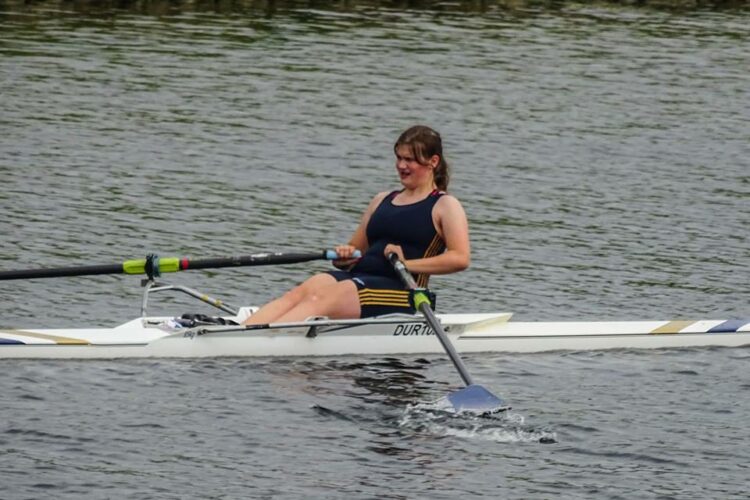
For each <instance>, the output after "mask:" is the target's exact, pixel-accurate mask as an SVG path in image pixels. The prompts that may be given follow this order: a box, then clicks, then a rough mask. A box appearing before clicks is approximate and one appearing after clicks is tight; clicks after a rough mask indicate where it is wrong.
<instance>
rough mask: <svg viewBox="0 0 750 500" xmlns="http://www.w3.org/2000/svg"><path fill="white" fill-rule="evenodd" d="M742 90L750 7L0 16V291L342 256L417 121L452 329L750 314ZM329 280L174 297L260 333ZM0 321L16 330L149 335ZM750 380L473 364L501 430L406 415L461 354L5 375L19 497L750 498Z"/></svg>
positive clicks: (169, 309) (748, 112)
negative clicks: (299, 288)
mask: <svg viewBox="0 0 750 500" xmlns="http://www.w3.org/2000/svg"><path fill="white" fill-rule="evenodd" d="M749 68H750V13H749V12H748V8H747V5H746V4H745V3H743V2H727V3H721V4H719V3H713V4H693V3H687V2H681V3H672V2H660V3H656V2H648V3H647V4H646V5H645V6H636V5H632V4H630V5H628V4H625V5H623V4H618V3H595V4H589V3H583V2H582V3H572V2H519V3H510V2H508V3H479V2H473V3H406V2H398V3H373V2H356V3H335V4H328V3H326V4H323V3H287V2H283V3H273V2H271V3H267V2H264V3H253V2H219V3H164V2H136V3H129V2H126V3H78V2H33V3H30V4H20V3H17V2H11V3H8V2H4V3H0V96H1V97H2V104H0V262H2V265H1V266H0V268H2V269H13V268H33V267H46V266H67V265H85V264H98V263H116V262H120V261H122V260H124V259H127V258H135V257H142V256H144V255H145V254H147V253H151V252H158V253H159V254H161V255H163V256H172V255H190V256H193V257H211V256H222V255H240V254H245V253H254V252H257V251H263V250H304V249H318V248H324V247H328V246H330V245H332V244H334V243H337V242H340V241H344V240H346V239H347V238H348V236H349V234H350V232H351V231H352V230H353V228H354V227H355V225H356V222H357V218H358V216H359V214H360V213H361V211H362V210H363V209H364V207H365V206H366V204H367V202H368V201H369V199H370V198H371V197H372V196H373V195H374V194H375V193H376V192H378V191H382V190H385V189H390V188H392V187H395V186H397V183H398V181H397V178H396V176H395V174H394V171H393V159H392V152H391V148H392V142H393V141H394V139H395V138H396V136H397V135H398V133H399V132H400V131H401V130H403V129H404V128H406V127H408V126H410V125H412V124H414V123H427V124H430V125H432V126H434V127H435V128H437V129H438V130H440V131H441V133H442V134H443V137H444V138H445V143H446V144H445V146H446V153H447V156H448V159H449V160H450V161H451V162H452V165H453V181H452V184H451V191H452V192H453V193H454V194H455V195H456V196H458V197H459V198H460V199H461V200H462V202H463V204H464V206H465V208H466V210H467V213H468V215H469V219H470V224H471V231H472V245H473V265H472V268H471V269H470V270H469V271H467V272H464V273H461V274H458V275H453V276H446V277H438V278H435V279H434V280H433V281H434V283H433V286H434V287H435V288H436V289H437V291H438V293H439V295H440V300H439V303H440V306H441V308H442V310H444V311H447V310H450V311H481V312H488V311H497V310H510V311H514V312H515V317H516V318H523V319H528V320H534V319H557V318H562V319H578V318H580V319H606V318H612V319H641V318H647V319H661V318H663V319H676V318H696V319H697V318H718V319H720V318H730V317H743V316H744V317H747V316H748V315H749V314H750V311H749V308H748V291H749V290H748V279H747V265H748V262H750V250H748V239H747V234H748V229H749V226H750V224H749V221H750V162H749V161H748V158H750V96H749V94H748V89H749V88H750V72H748V69H749ZM324 268H325V265H324V264H313V265H309V266H291V267H285V268H262V269H242V270H233V271H226V270H225V271H217V272H195V273H192V274H191V273H183V274H182V275H179V276H175V277H173V278H172V279H173V280H174V281H177V282H179V283H183V284H187V285H189V286H192V287H194V288H198V289H201V290H204V291H206V292H208V293H210V294H212V295H215V296H219V297H222V298H224V299H226V300H228V301H230V302H234V303H253V304H257V303H260V302H263V301H265V300H267V299H268V298H270V297H271V296H273V295H275V294H276V293H278V292H280V291H281V290H282V289H284V288H286V287H288V286H289V285H290V284H291V283H292V282H295V281H298V280H301V279H303V278H304V277H305V276H306V275H307V274H309V273H310V272H312V271H314V270H319V269H324ZM0 295H1V296H2V304H3V318H2V322H1V323H2V325H3V326H15V327H30V326H73V325H82V324H89V323H97V324H112V325H113V324H116V323H118V322H122V321H124V320H127V319H130V318H131V317H133V316H135V315H137V314H138V311H139V306H140V289H139V287H138V280H137V279H135V278H126V277H111V276H105V277H96V278H71V279H64V280H46V281H44V280H36V281H26V282H6V283H0ZM153 307H154V308H153V312H154V313H157V312H158V313H164V314H170V313H174V314H179V313H182V312H185V311H187V310H191V309H195V306H194V305H193V304H191V303H189V302H187V301H185V300H184V299H182V298H174V299H161V300H157V301H156V302H155V303H154V306H153ZM749 359H750V357H748V353H747V349H734V350H710V349H708V350H687V351H660V352H622V351H616V352H606V353H565V354H562V353H552V354H545V355H536V356H528V355H526V356H512V355H508V356H488V355H486V356H472V357H470V358H468V359H467V363H468V365H469V367H470V369H471V371H472V373H473V374H474V377H475V378H477V379H478V380H481V382H482V383H483V384H485V385H487V386H488V387H491V388H493V389H494V390H496V391H497V392H498V393H500V394H502V395H503V396H505V397H506V398H507V399H508V400H509V401H511V403H512V404H513V406H514V410H513V411H514V413H513V414H512V415H511V417H510V418H509V419H508V420H504V421H498V422H476V421H464V420H456V419H445V418H443V417H440V416H434V415H430V414H429V413H428V412H424V411H422V410H420V408H419V407H417V408H412V407H410V406H409V405H413V404H416V403H419V402H423V401H429V400H430V399H434V398H436V397H439V396H440V395H442V394H443V393H444V392H445V391H446V390H447V389H448V388H449V387H456V384H458V378H457V376H456V375H455V373H453V371H452V369H451V367H450V365H449V364H448V363H447V362H446V361H445V360H443V359H442V358H441V357H430V358H429V359H427V360H420V359H411V358H409V359H400V360H378V359H366V358H362V359H346V360H342V359H339V360H275V361H264V360H260V361H257V360H256V361H247V360H210V361H200V362H196V361H164V360H160V361H144V362H138V361H128V362H117V363H114V362H28V361H19V362H5V363H3V368H2V374H3V380H4V382H5V387H6V390H5V391H4V395H3V398H2V405H0V422H3V423H2V424H0V470H2V472H0V483H2V485H3V493H2V495H0V496H3V497H7V498H13V499H15V498H41V497H45V496H50V497H55V498H63V497H64V498H82V497H87V498H123V497H137V498H248V497H260V498H270V497H285V498H298V497H303V496H305V497H316V498H352V497H357V498H375V497H377V498H383V497H387V498H455V497H457V496H459V495H464V496H468V497H482V496H486V497H492V498H501V497H502V498H583V497H590V498H634V497H635V498H665V497H666V498H743V496H744V495H746V491H745V490H746V486H745V485H746V477H747V463H748V461H749V460H748V459H749V458H750V457H748V453H747V450H746V447H745V446H744V445H743V443H745V442H747V439H748V437H750V436H748V431H747V426H746V425H745V420H746V418H745V417H746V415H747V414H748V410H750V408H748V404H749V403H748V390H750V379H749V378H748V377H749V376H748V375H747V374H748V373H750V371H749V370H748V360H749ZM543 437H553V438H554V439H555V440H556V441H557V443H556V444H552V445H542V444H540V443H539V439H540V438H543Z"/></svg>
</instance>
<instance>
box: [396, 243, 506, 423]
mask: <svg viewBox="0 0 750 500" xmlns="http://www.w3.org/2000/svg"><path fill="white" fill-rule="evenodd" d="M388 257H389V260H390V261H391V264H392V265H393V268H394V269H395V270H396V272H397V273H398V275H399V277H400V278H401V281H403V282H404V285H405V286H406V287H407V288H408V289H409V290H411V291H412V293H413V294H414V306H415V307H416V308H417V310H419V312H421V313H422V315H423V316H424V319H425V321H427V324H428V325H429V326H430V328H432V330H433V331H434V332H435V335H437V337H438V339H439V340H440V343H441V344H442V345H443V349H445V352H446V354H448V357H449V358H450V359H451V361H452V362H453V365H454V366H455V367H456V369H457V370H458V373H459V375H461V379H462V380H463V381H464V384H465V385H466V387H464V388H463V389H460V390H458V391H456V392H453V393H451V394H448V401H450V403H451V404H452V405H453V408H454V409H455V410H456V411H470V412H472V413H479V414H485V413H494V412H497V411H501V410H505V409H507V408H508V406H507V405H506V404H505V401H503V400H502V399H501V398H499V397H497V396H495V395H494V394H492V393H491V392H490V391H488V390H487V389H485V388H484V387H482V386H481V385H477V384H475V383H474V382H473V381H472V379H471V375H469V371H468V370H467V369H466V365H464V363H463V361H462V360H461V357H460V356H459V355H458V353H457V352H456V349H455V348H454V347H453V344H451V341H450V339H449V338H448V335H446V333H445V331H444V330H443V327H442V326H441V325H440V321H438V319H437V317H436V316H435V313H434V312H432V307H431V305H430V298H429V297H428V295H427V292H426V290H424V289H421V288H419V287H418V286H417V284H416V282H415V281H414V278H413V277H412V275H411V273H409V271H408V270H407V269H406V266H405V265H404V263H403V262H401V260H399V258H398V255H396V254H395V253H392V254H390V255H389V256H388Z"/></svg>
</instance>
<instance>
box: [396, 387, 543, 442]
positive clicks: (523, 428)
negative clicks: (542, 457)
mask: <svg viewBox="0 0 750 500" xmlns="http://www.w3.org/2000/svg"><path fill="white" fill-rule="evenodd" d="M398 425H399V427H400V428H401V429H402V430H408V431H411V432H417V433H422V434H429V435H432V436H450V437H457V438H462V439H472V440H473V439H478V440H482V441H493V442H496V443H531V442H536V443H542V444H552V443H556V442H557V433H556V432H554V431H550V430H545V429H535V428H533V427H531V426H529V425H527V424H526V423H525V418H524V416H523V415H521V414H520V413H515V412H512V411H510V410H507V411H504V412H500V413H494V414H490V415H477V414H472V413H468V412H461V413H457V412H455V411H454V410H453V407H452V405H451V403H450V402H449V401H448V400H447V399H446V398H441V399H439V400H437V401H435V402H432V403H417V404H414V405H409V406H407V407H406V409H405V410H404V413H403V415H402V416H401V418H400V420H399V422H398Z"/></svg>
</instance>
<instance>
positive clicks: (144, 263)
mask: <svg viewBox="0 0 750 500" xmlns="http://www.w3.org/2000/svg"><path fill="white" fill-rule="evenodd" d="M360 256H361V253H360V252H359V250H357V251H356V252H355V254H354V258H359V257H360ZM337 258H338V255H337V254H336V251H335V250H323V251H320V252H308V253H281V252H276V253H257V254H253V255H243V256H236V257H219V258H210V259H192V260H191V259H189V258H187V257H165V258H159V257H157V256H156V255H149V256H148V257H147V258H145V259H133V260H126V261H125V262H122V263H121V264H105V265H93V266H75V267H58V268H48V269H21V270H16V271H0V281H3V280H20V279H33V278H59V277H64V276H92V275H100V274H148V275H149V276H152V277H155V276H159V275H160V274H161V273H173V272H177V271H186V270H189V269H214V268H221V267H240V266H270V265H277V264H296V263H300V262H309V261H312V260H321V259H322V260H335V259H337Z"/></svg>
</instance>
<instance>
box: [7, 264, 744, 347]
mask: <svg viewBox="0 0 750 500" xmlns="http://www.w3.org/2000/svg"><path fill="white" fill-rule="evenodd" d="M320 258H332V257H331V256H330V255H327V256H326V254H323V256H321V255H320V253H314V254H256V255H254V256H247V257H231V258H223V259H205V260H201V261H189V260H188V259H162V265H164V263H166V264H167V265H168V266H169V267H168V268H162V269H161V272H171V271H178V270H183V269H200V268H207V267H229V266H239V265H265V264H278V263H292V262H304V261H307V260H314V259H320ZM126 264H127V265H126ZM113 272H123V273H126V274H137V273H144V272H145V273H146V274H148V279H147V280H144V283H143V284H144V286H145V292H144V295H143V303H142V308H141V310H142V316H141V317H140V318H136V319H133V320H131V321H128V322H127V323H124V324H121V325H119V326H116V327H114V328H112V327H110V328H63V329H35V328H29V329H3V328H0V358H101V359H108V358H143V357H172V358H197V357H212V356H258V357H262V356H340V355H380V356H382V355H398V354H431V353H441V352H443V347H441V345H440V343H439V342H438V341H437V340H436V338H435V332H434V331H433V329H432V328H431V327H430V326H429V324H428V322H427V321H425V318H424V317H423V316H422V315H420V314H417V315H413V316H411V315H389V316H383V317H377V318H367V319H357V320H329V319H326V318H317V319H311V320H308V321H304V322H298V323H284V324H270V325H254V326H248V327H245V326H240V325H234V324H232V323H234V322H236V323H240V322H241V321H242V320H243V319H244V318H246V317H247V315H248V314H250V313H251V312H252V311H253V308H247V307H245V308H239V309H235V308H232V307H230V306H228V305H227V304H225V303H223V302H221V301H219V300H216V299H213V298H211V297H209V296H207V295H205V294H202V293H200V292H198V291H195V290H192V289H190V288H187V287H184V286H178V285H170V284H166V283H163V282H159V281H157V280H156V279H157V278H158V276H159V275H160V270H159V259H158V258H155V257H152V256H149V258H148V259H146V260H140V261H126V262H125V263H123V265H122V266H87V267H77V268H62V269H53V270H49V269H48V270H32V271H4V272H0V279H23V278H29V279H30V278H45V277H56V276H74V275H86V274H106V273H113ZM168 290H172V291H179V292H184V293H187V294H189V295H191V296H193V297H195V298H198V299H199V300H201V301H203V302H206V303H208V304H211V305H212V306H215V307H217V308H219V309H222V310H224V311H225V312H226V313H228V314H229V315H227V316H223V320H224V322H225V323H227V324H224V325H216V324H198V325H195V326H188V327H186V326H183V325H182V324H179V323H177V322H175V321H174V317H171V316H170V317H153V316H148V314H147V304H148V297H149V293H150V292H161V291H168ZM511 316H512V314H511V313H508V312H498V313H482V314H439V315H437V319H438V320H439V322H440V324H441V325H442V327H443V330H444V332H445V333H446V334H447V336H448V338H449V340H450V343H452V345H453V346H455V349H456V351H458V352H459V353H479V352H526V353H531V352H543V351H556V350H599V349H652V348H678V347H701V346H722V347H738V346H744V345H750V318H748V319H715V320H687V321H686V320H676V321H596V322H577V321H565V322H516V321H510V319H511Z"/></svg>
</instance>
